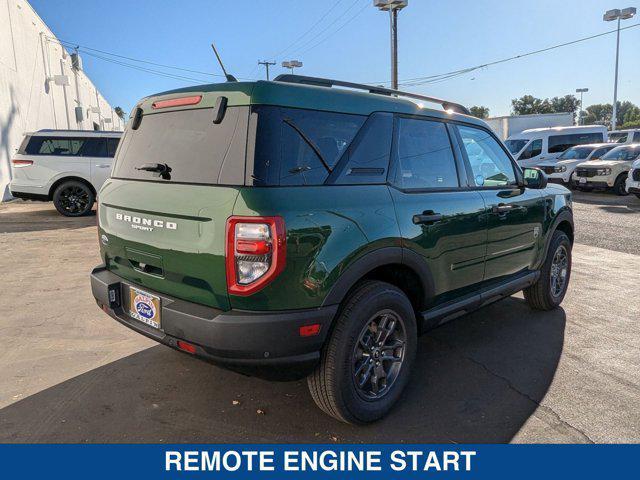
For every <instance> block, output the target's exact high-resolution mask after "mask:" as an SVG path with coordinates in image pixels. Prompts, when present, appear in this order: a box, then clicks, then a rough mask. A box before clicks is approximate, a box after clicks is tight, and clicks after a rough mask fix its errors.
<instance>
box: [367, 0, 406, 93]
mask: <svg viewBox="0 0 640 480" xmlns="http://www.w3.org/2000/svg"><path fill="white" fill-rule="evenodd" d="M407 5H409V0H373V6H374V7H377V8H378V9H379V10H381V11H388V12H389V20H390V22H391V88H393V89H394V90H397V89H398V12H399V11H400V10H402V9H403V8H404V7H406V6H407Z"/></svg>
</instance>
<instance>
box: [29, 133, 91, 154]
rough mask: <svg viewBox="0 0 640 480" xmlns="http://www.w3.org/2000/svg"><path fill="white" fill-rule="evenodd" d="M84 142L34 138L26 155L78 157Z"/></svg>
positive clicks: (68, 139)
mask: <svg viewBox="0 0 640 480" xmlns="http://www.w3.org/2000/svg"><path fill="white" fill-rule="evenodd" d="M83 143H84V140H82V139H78V138H66V137H60V138H52V137H32V138H31V140H30V141H29V145H27V148H26V153H28V154H30V155H60V156H67V155H78V152H80V149H81V148H82V145H83Z"/></svg>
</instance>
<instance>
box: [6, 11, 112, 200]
mask: <svg viewBox="0 0 640 480" xmlns="http://www.w3.org/2000/svg"><path fill="white" fill-rule="evenodd" d="M123 127H124V122H123V120H122V119H121V118H120V117H118V116H117V115H116V114H115V112H114V110H113V108H112V106H111V105H109V103H108V102H107V101H106V100H105V98H104V97H103V96H102V95H101V94H100V92H99V91H98V89H97V88H96V87H95V85H94V84H93V83H92V82H91V80H90V79H89V77H87V75H86V74H85V72H84V71H83V69H82V58H81V57H80V56H79V55H77V54H76V53H74V52H73V51H71V52H69V51H67V50H66V49H65V48H64V47H63V46H62V45H61V44H60V43H59V41H58V39H57V38H56V36H55V35H54V34H53V32H51V30H49V28H48V27H47V25H46V24H45V23H44V22H43V21H42V19H41V18H40V17H39V16H38V14H37V13H36V12H35V10H34V9H33V8H32V7H31V5H30V4H29V3H28V2H27V1H25V0H0V200H8V199H10V198H11V196H10V193H9V189H8V184H9V182H10V181H11V168H10V162H11V158H12V156H13V154H14V153H15V152H16V150H17V149H18V147H19V146H20V143H21V142H22V138H23V136H24V134H25V133H26V132H31V131H34V130H40V129H43V128H51V129H72V130H122V129H123Z"/></svg>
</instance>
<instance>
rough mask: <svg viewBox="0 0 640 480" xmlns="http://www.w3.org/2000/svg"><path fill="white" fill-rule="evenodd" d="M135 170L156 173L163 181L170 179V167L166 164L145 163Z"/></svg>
mask: <svg viewBox="0 0 640 480" xmlns="http://www.w3.org/2000/svg"><path fill="white" fill-rule="evenodd" d="M136 170H144V171H145V172H157V173H159V174H160V176H161V177H162V178H163V179H165V180H170V179H171V167H170V166H169V165H167V164H166V163H145V164H143V165H140V166H139V167H136Z"/></svg>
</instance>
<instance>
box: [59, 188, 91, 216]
mask: <svg viewBox="0 0 640 480" xmlns="http://www.w3.org/2000/svg"><path fill="white" fill-rule="evenodd" d="M94 202H95V195H94V194H93V191H92V190H91V188H89V186H88V185H87V184H86V183H83V182H79V181H77V180H68V181H66V182H63V183H61V184H60V185H59V186H58V187H57V188H56V190H55V192H53V205H54V206H55V207H56V210H58V212H59V213H60V214H62V215H64V216H65V217H81V216H83V215H88V214H89V213H90V212H91V208H93V203H94Z"/></svg>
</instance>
